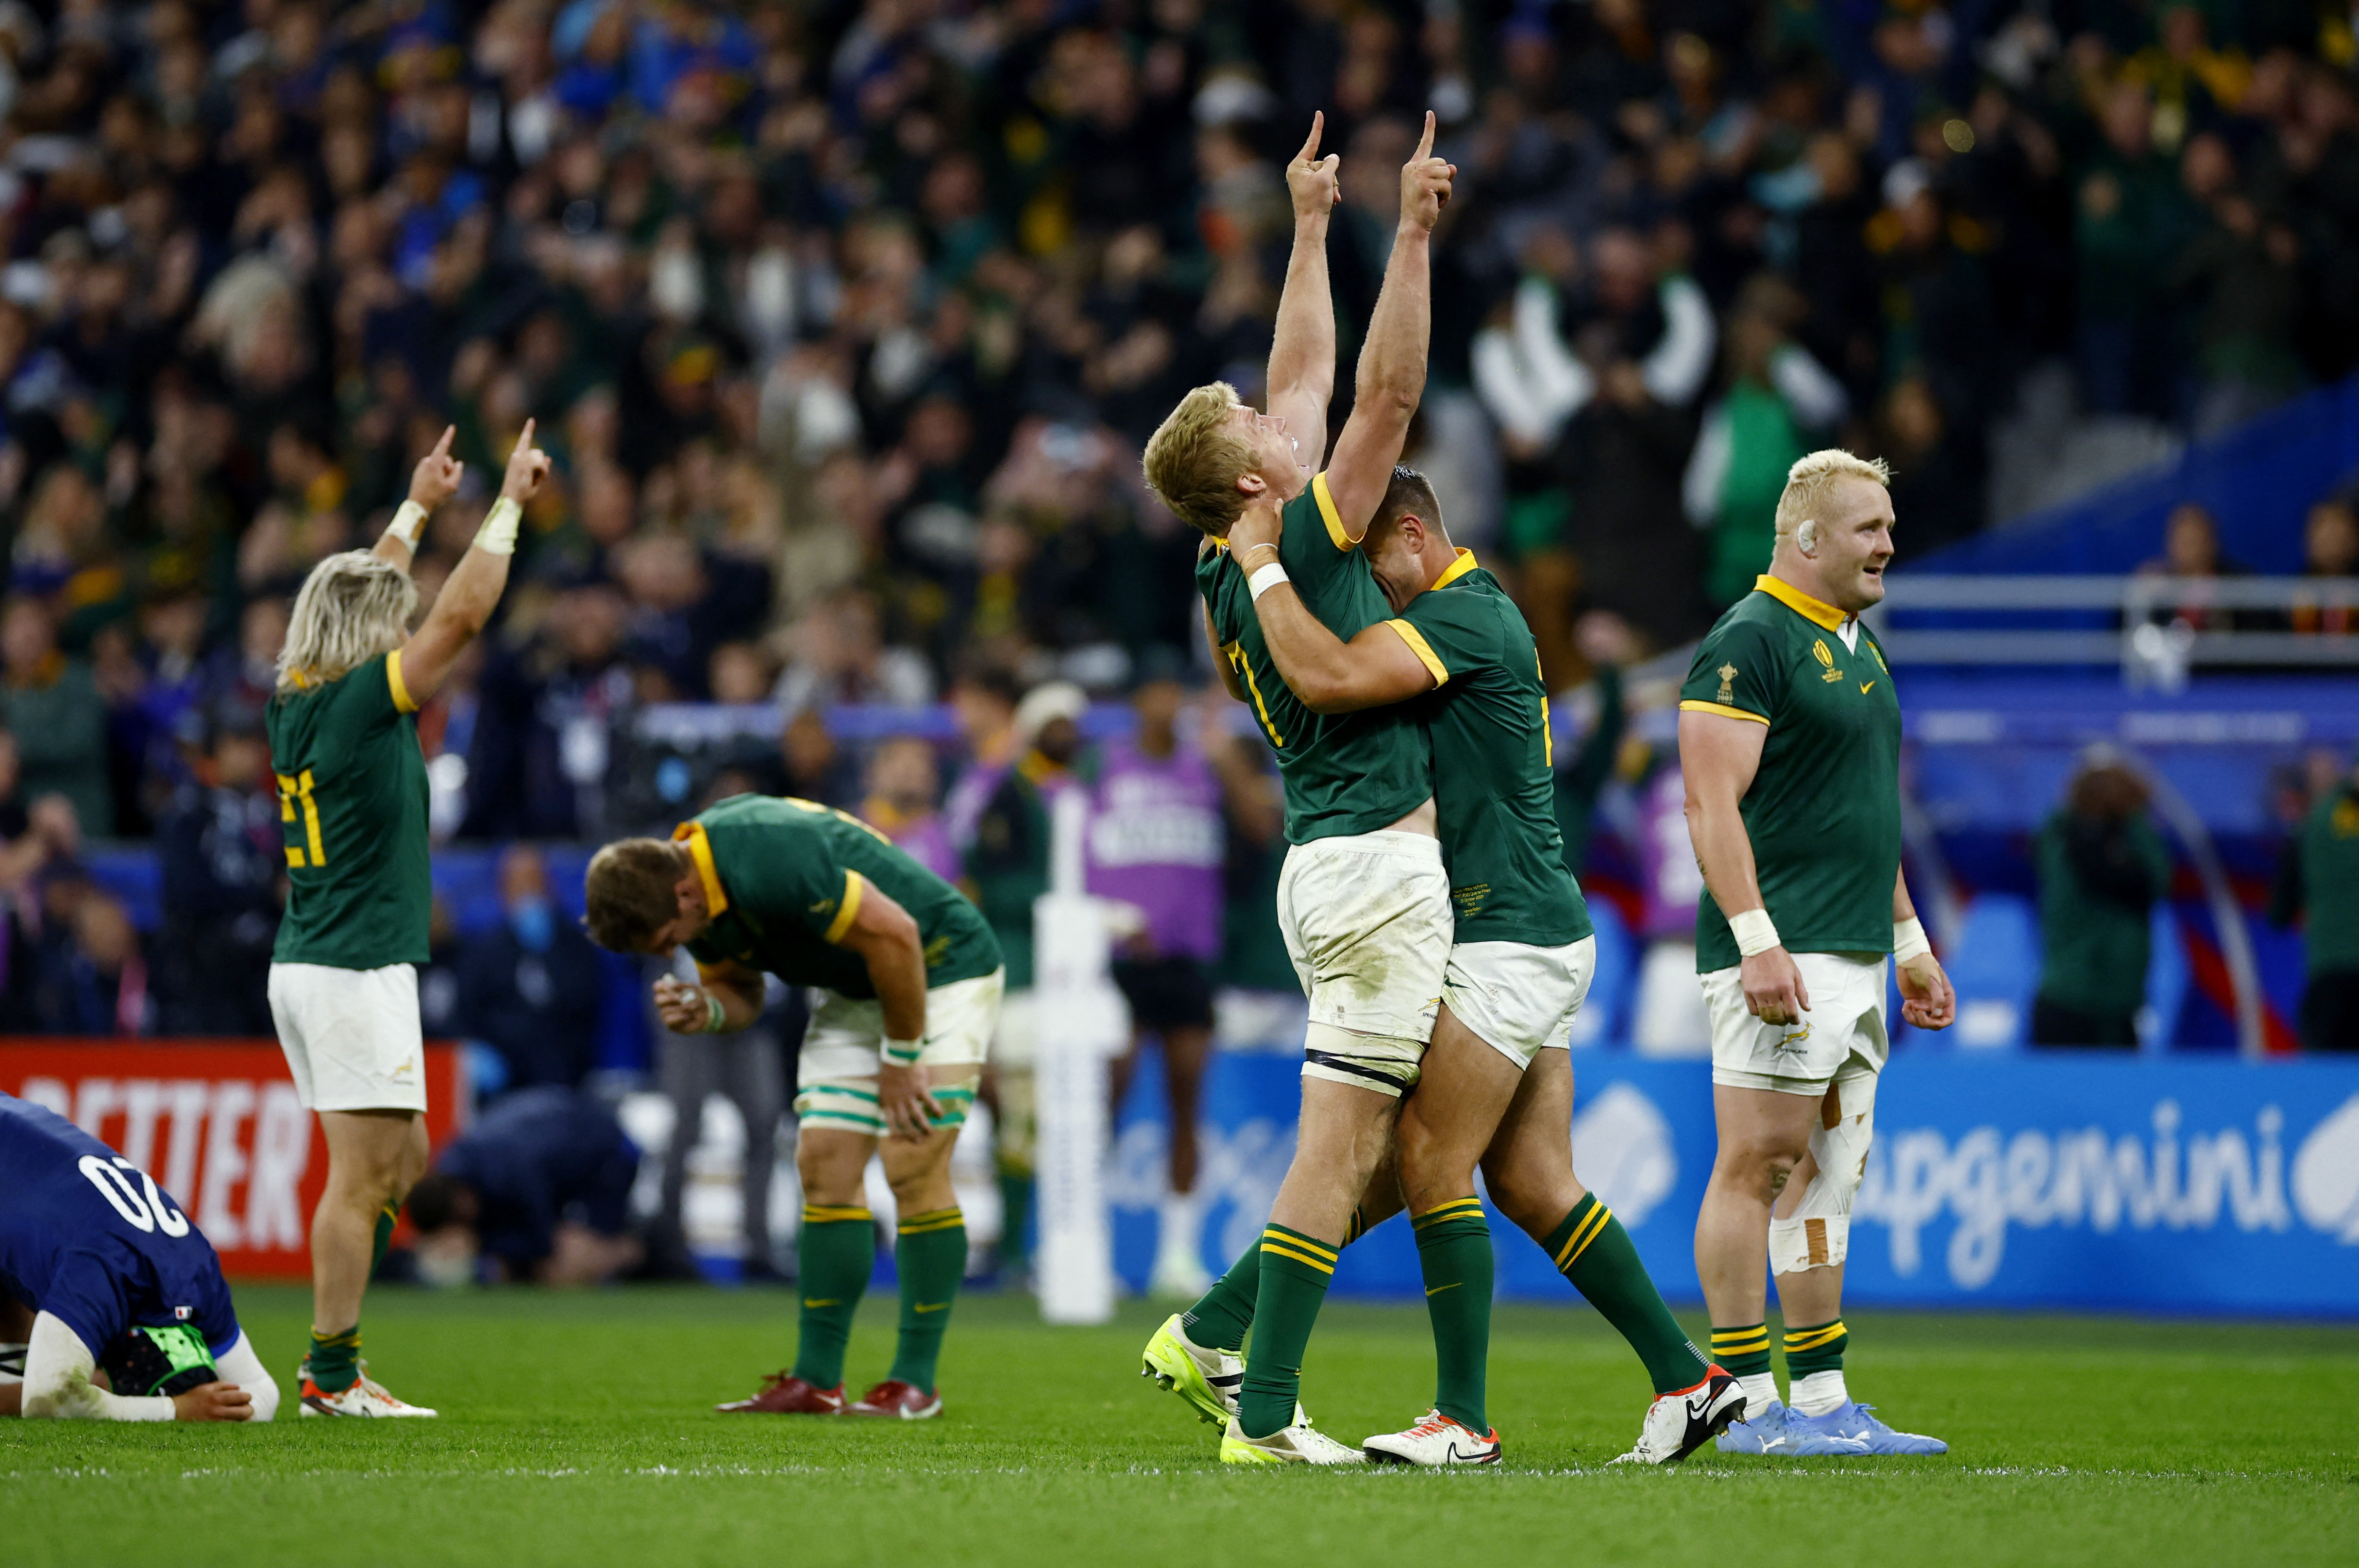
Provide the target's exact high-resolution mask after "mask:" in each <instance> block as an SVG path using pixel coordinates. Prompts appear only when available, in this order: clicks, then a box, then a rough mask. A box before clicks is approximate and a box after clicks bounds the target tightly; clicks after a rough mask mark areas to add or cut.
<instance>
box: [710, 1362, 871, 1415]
mask: <svg viewBox="0 0 2359 1568" xmlns="http://www.w3.org/2000/svg"><path fill="white" fill-rule="evenodd" d="M712 1408H713V1409H714V1410H716V1411H720V1412H721V1413H722V1414H723V1415H842V1414H843V1384H842V1383H838V1384H837V1385H836V1386H835V1387H833V1388H832V1389H822V1388H820V1387H818V1386H817V1385H815V1384H813V1383H812V1382H811V1381H810V1379H807V1378H798V1377H796V1376H795V1375H794V1374H793V1373H791V1372H773V1373H771V1374H770V1375H769V1376H768V1377H766V1378H765V1379H762V1391H761V1392H760V1393H758V1394H755V1395H752V1396H751V1397H749V1398H746V1399H742V1400H730V1401H729V1402H728V1403H726V1404H719V1405H714V1406H713V1407H712Z"/></svg>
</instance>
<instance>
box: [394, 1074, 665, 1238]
mask: <svg viewBox="0 0 2359 1568" xmlns="http://www.w3.org/2000/svg"><path fill="white" fill-rule="evenodd" d="M638 1173H639V1151H638V1149H637V1147H636V1145H635V1144H633V1143H632V1142H631V1141H630V1139H629V1138H628V1137H626V1136H625V1134H624V1131H623V1126H622V1123H621V1122H619V1121H617V1120H615V1119H614V1112H613V1111H611V1110H609V1109H607V1108H605V1107H604V1106H603V1105H602V1104H600V1103H599V1102H598V1101H597V1100H595V1099H592V1098H590V1097H589V1096H588V1095H585V1094H581V1093H578V1092H577V1091H575V1090H572V1089H569V1088H560V1087H555V1086H553V1085H543V1086H541V1087H537V1088H528V1089H520V1090H518V1091H517V1092H516V1093H515V1094H512V1095H509V1096H507V1097H506V1098H504V1099H502V1100H500V1101H498V1102H497V1103H495V1105H493V1106H492V1107H491V1108H489V1109H487V1110H485V1111H484V1113H483V1114H482V1115H481V1116H479V1117H478V1118H477V1119H475V1122H474V1125H473V1126H472V1127H470V1128H469V1129H468V1130H466V1131H465V1132H462V1133H461V1134H460V1135H459V1137H458V1138H456V1139H454V1140H453V1141H451V1143H450V1144H449V1145H447V1146H446V1147H445V1148H444V1149H443V1151H442V1152H441V1153H440V1155H438V1156H437V1157H436V1159H435V1162H434V1168H433V1170H432V1171H430V1172H429V1173H427V1174H426V1175H425V1176H423V1177H421V1178H420V1179H419V1183H418V1184H417V1185H416V1186H414V1187H412V1188H410V1190H409V1203H408V1211H409V1222H410V1224H411V1225H413V1226H415V1227H417V1229H418V1233H419V1237H418V1247H417V1253H418V1271H419V1276H420V1277H421V1278H423V1279H425V1280H427V1281H429V1282H430V1283H434V1284H440V1285H452V1284H462V1283H467V1282H471V1281H476V1280H479V1279H480V1280H484V1281H503V1280H515V1281H532V1282H534V1283H537V1284H543V1285H590V1284H598V1283H601V1282H603V1281H607V1280H610V1279H612V1278H614V1275H616V1274H617V1273H620V1272H622V1271H625V1270H627V1269H631V1268H635V1267H636V1265H637V1264H638V1262H639V1260H640V1258H641V1257H642V1255H643V1253H642V1249H641V1247H640V1244H639V1243H638V1241H637V1240H636V1238H633V1237H632V1236H631V1235H630V1234H629V1227H628V1221H629V1217H630V1200H631V1184H632V1183H633V1182H634V1181H636V1179H637V1177H638Z"/></svg>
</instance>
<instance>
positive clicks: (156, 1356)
mask: <svg viewBox="0 0 2359 1568" xmlns="http://www.w3.org/2000/svg"><path fill="white" fill-rule="evenodd" d="M0 1194H5V1199H0V1341H5V1342H6V1343H0V1415H17V1414H23V1415H26V1416H30V1417H35V1418H43V1417H47V1418H54V1419H57V1420H85V1421H268V1420H270V1419H271V1417H272V1416H274V1415H276V1414H277V1411H278V1385H277V1382H275V1381H274V1380H273V1379H271V1376H270V1374H269V1372H268V1371H267V1370H266V1369H265V1368H264V1367H263V1365H262V1358H261V1357H258V1356H256V1355H255V1353H254V1346H252V1345H251V1344H249V1343H248V1342H247V1340H246V1337H245V1333H244V1331H243V1330H241V1329H240V1328H239V1327H238V1325H237V1314H236V1312H235V1311H234V1309H233V1307H232V1306H231V1303H230V1297H229V1286H228V1284H227V1283H225V1282H224V1281H223V1279H222V1271H221V1259H220V1258H219V1257H217V1256H216V1255H215V1254H214V1252H213V1249H212V1243H211V1242H210V1241H207V1240H206V1239H205V1236H204V1232H202V1231H201V1230H199V1229H198V1228H197V1227H196V1226H195V1225H194V1224H192V1223H191V1222H190V1219H189V1217H188V1216H186V1215H185V1214H183V1213H182V1212H181V1211H180V1208H179V1205H178V1204H176V1203H174V1202H173V1201H172V1198H171V1195H169V1194H168V1193H165V1192H163V1191H162V1190H160V1189H159V1188H158V1186H157V1185H156V1179H155V1178H154V1177H153V1176H150V1175H148V1174H147V1173H146V1172H145V1171H142V1170H140V1169H138V1168H137V1167H136V1166H134V1165H133V1164H132V1163H131V1162H130V1161H128V1160H125V1159H122V1158H119V1157H118V1156H117V1155H116V1154H115V1152H114V1150H112V1149H109V1148H108V1147H107V1146H106V1145H105V1144H103V1143H101V1142H100V1141H98V1140H97V1139H95V1138H92V1136H91V1135H90V1134H89V1133H87V1132H84V1131H83V1130H82V1129H80V1128H79V1127H76V1126H75V1125H74V1124H73V1123H72V1122H71V1121H68V1120H67V1119H65V1118H64V1117H61V1116H60V1115H58V1114H57V1113H56V1112H54V1111H51V1110H48V1109H45V1108H42V1107H40V1106H37V1105H29V1104H27V1103H26V1102H25V1101H23V1100H20V1099H17V1098H15V1097H14V1096H12V1095H5V1094H0ZM100 1371H103V1372H104V1373H105V1374H106V1379H107V1382H108V1383H109V1384H110V1385H111V1387H108V1388H101V1387H99V1386H98V1384H97V1383H96V1382H95V1381H94V1380H93V1379H94V1378H95V1376H96V1374H97V1373H99V1372H100Z"/></svg>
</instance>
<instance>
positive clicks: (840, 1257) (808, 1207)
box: [795, 1204, 957, 1389]
mask: <svg viewBox="0 0 2359 1568" xmlns="http://www.w3.org/2000/svg"><path fill="white" fill-rule="evenodd" d="M951 1212H952V1213H955V1212H957V1211H956V1210H951ZM795 1256H796V1258H797V1260H798V1261H799V1265H800V1267H799V1271H798V1272H799V1275H800V1278H799V1279H798V1280H797V1281H795V1282H796V1285H797V1288H798V1289H799V1291H800V1292H801V1295H802V1303H803V1308H802V1330H801V1335H800V1337H799V1341H798V1343H797V1345H796V1347H795V1376H796V1377H798V1378H800V1379H803V1380H804V1381H806V1382H808V1383H810V1385H811V1386H812V1387H813V1388H819V1389H833V1388H837V1387H839V1386H841V1385H842V1384H843V1352H844V1347H845V1346H847V1345H849V1344H851V1342H852V1314H853V1312H854V1311H855V1310H856V1309H857V1308H858V1307H859V1305H860V1298H861V1295H862V1294H863V1293H864V1292H866V1290H867V1289H868V1275H869V1272H870V1271H872V1270H873V1269H875V1266H876V1222H875V1219H874V1218H873V1217H871V1216H870V1214H869V1212H868V1211H867V1210H866V1209H865V1208H862V1207H853V1206H847V1207H837V1206H829V1205H824V1204H805V1205H804V1206H803V1227H802V1233H801V1234H800V1235H799V1236H798V1237H797V1238H795ZM903 1290H904V1292H907V1290H908V1287H907V1286H906V1285H905V1286H903ZM944 1315H947V1314H944ZM927 1386H928V1387H929V1388H930V1387H931V1386H932V1385H931V1384H930V1383H929V1384H928V1385H927Z"/></svg>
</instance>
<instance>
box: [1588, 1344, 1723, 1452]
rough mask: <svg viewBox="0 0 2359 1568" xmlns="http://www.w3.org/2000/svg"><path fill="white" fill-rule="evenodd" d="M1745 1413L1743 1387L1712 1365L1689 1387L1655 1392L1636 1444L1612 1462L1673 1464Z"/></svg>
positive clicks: (1640, 1423)
mask: <svg viewBox="0 0 2359 1568" xmlns="http://www.w3.org/2000/svg"><path fill="white" fill-rule="evenodd" d="M1744 1417H1745V1390H1744V1387H1743V1386H1742V1385H1741V1384H1739V1383H1738V1382H1737V1380H1736V1379H1734V1378H1732V1377H1730V1376H1729V1375H1728V1374H1727V1373H1726V1372H1723V1371H1722V1370H1721V1369H1720V1368H1718V1367H1714V1368H1711V1369H1710V1370H1709V1371H1707V1372H1706V1373H1705V1374H1704V1376H1703V1380H1702V1381H1701V1382H1700V1383H1697V1384H1695V1385H1694V1386H1693V1387H1691V1388H1685V1389H1675V1390H1672V1391H1671V1392H1669V1393H1668V1394H1658V1395H1657V1396H1656V1398H1655V1402H1654V1403H1653V1404H1650V1405H1648V1406H1647V1418H1646V1420H1644V1421H1642V1422H1639V1423H1638V1444H1637V1446H1636V1447H1635V1448H1633V1449H1631V1450H1630V1452H1629V1453H1627V1454H1624V1455H1622V1457H1620V1458H1619V1459H1616V1460H1614V1464H1616V1465H1676V1464H1678V1463H1679V1462H1680V1460H1682V1459H1685V1458H1686V1457H1687V1456H1688V1455H1689V1454H1693V1453H1694V1452H1695V1451H1696V1450H1697V1449H1699V1448H1701V1447H1702V1446H1703V1445H1704V1444H1707V1443H1709V1442H1711V1441H1712V1439H1713V1438H1714V1437H1716V1436H1718V1435H1719V1434H1720V1433H1723V1432H1725V1431H1727V1430H1728V1427H1729V1423H1730V1422H1736V1421H1742V1420H1743V1419H1744Z"/></svg>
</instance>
